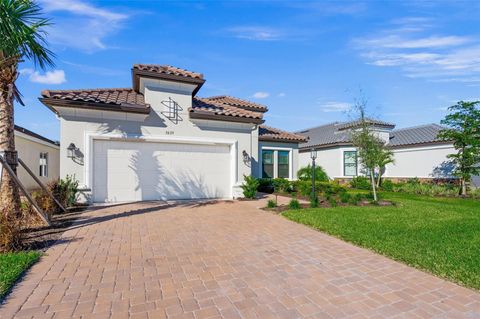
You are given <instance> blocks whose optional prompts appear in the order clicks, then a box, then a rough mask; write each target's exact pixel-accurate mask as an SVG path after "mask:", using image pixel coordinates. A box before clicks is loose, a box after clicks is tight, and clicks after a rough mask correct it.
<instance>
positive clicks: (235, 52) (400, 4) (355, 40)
mask: <svg viewBox="0 0 480 319" xmlns="http://www.w3.org/2000/svg"><path fill="white" fill-rule="evenodd" d="M39 3H40V5H41V6H42V7H43V8H44V11H45V15H46V16H48V17H50V18H51V19H52V21H53V23H54V25H53V26H52V27H51V28H50V29H49V30H48V31H49V36H48V40H49V42H50V47H51V49H52V50H53V51H54V52H55V53H56V66H55V68H53V69H49V70H46V71H43V70H35V69H34V66H33V65H32V64H31V63H29V62H28V61H27V62H25V63H23V64H22V65H21V66H20V69H21V76H20V77H19V80H18V86H19V88H20V90H21V92H22V93H23V95H24V101H25V103H26V105H27V106H26V107H22V106H19V105H17V106H16V111H15V116H16V119H15V120H16V123H17V124H19V125H21V126H24V127H26V128H29V129H31V130H34V131H36V132H38V133H40V134H43V135H45V136H47V137H49V138H52V139H58V138H59V134H60V132H59V122H58V120H57V119H56V117H55V115H54V114H53V113H52V112H51V111H49V110H48V109H47V108H46V107H44V106H43V105H42V104H41V103H40V102H39V101H38V97H39V96H40V92H41V90H42V89H47V88H48V89H75V88H96V87H129V86H130V85H131V74H130V69H131V66H132V64H134V63H156V64H170V65H174V66H177V67H181V68H186V69H188V70H193V71H197V72H201V73H203V74H204V76H205V78H206V79H207V82H206V83H205V85H204V86H203V88H202V89H201V90H200V92H199V93H198V95H199V96H211V95H221V94H228V95H232V96H236V97H240V98H244V99H248V100H252V101H255V102H258V103H261V104H265V105H267V106H268V107H269V112H268V113H267V116H266V122H267V124H268V125H271V126H274V127H278V128H283V129H286V130H292V131H293V130H300V129H303V128H307V127H312V126H316V125H320V124H323V123H328V122H331V121H336V120H340V121H341V120H346V119H348V118H349V116H350V115H349V112H348V110H349V108H350V107H351V105H352V103H353V102H354V99H355V98H356V97H358V96H359V95H360V93H359V92H360V90H361V91H362V92H363V95H364V96H365V97H366V98H367V99H368V109H369V112H370V114H372V115H374V116H376V117H378V118H381V119H383V120H387V121H391V122H394V123H396V124H397V127H406V126H412V125H418V124H424V123H431V122H439V121H440V120H441V119H442V118H443V116H444V115H445V114H446V107H448V106H450V105H452V104H455V103H456V101H458V100H461V99H463V100H480V23H479V20H478V17H479V16H480V2H479V1H455V2H449V1H436V2H431V1H389V2H387V1H365V2H361V1H354V2H353V1H322V2H313V1H311V2H299V1H295V2H283V1H275V2H267V1H258V2H247V1H242V2H240V1H238V2H234V1H229V2H218V1H209V2H192V1H189V2H173V1H88V2H87V1H83V0H41V1H39Z"/></svg>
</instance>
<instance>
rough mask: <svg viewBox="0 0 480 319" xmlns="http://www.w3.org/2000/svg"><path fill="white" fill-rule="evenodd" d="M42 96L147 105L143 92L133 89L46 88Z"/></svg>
mask: <svg viewBox="0 0 480 319" xmlns="http://www.w3.org/2000/svg"><path fill="white" fill-rule="evenodd" d="M42 96H43V97H46V98H52V99H60V100H72V101H82V102H94V103H106V104H118V105H120V104H125V103H126V104H136V105H147V104H146V103H145V99H144V97H143V94H140V93H137V92H135V91H134V90H133V89H129V88H121V89H85V90H44V91H42Z"/></svg>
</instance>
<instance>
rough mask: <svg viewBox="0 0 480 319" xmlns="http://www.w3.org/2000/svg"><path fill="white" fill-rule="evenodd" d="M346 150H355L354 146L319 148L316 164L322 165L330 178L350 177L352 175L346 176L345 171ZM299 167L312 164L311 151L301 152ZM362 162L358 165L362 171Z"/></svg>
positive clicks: (358, 168)
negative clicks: (344, 158) (344, 156)
mask: <svg viewBox="0 0 480 319" xmlns="http://www.w3.org/2000/svg"><path fill="white" fill-rule="evenodd" d="M345 151H355V148H354V147H343V146H339V147H332V148H324V149H317V159H316V160H315V163H316V165H320V166H321V167H322V168H323V169H324V170H325V172H326V173H327V175H328V177H329V178H330V179H335V178H345V177H347V178H349V177H351V176H344V171H343V152H345ZM299 157H300V159H299V162H300V166H299V168H302V167H305V166H307V165H308V164H310V165H311V164H312V159H311V158H310V151H307V152H305V151H304V152H300V154H299ZM359 166H360V163H358V165H357V172H358V171H360V167H359Z"/></svg>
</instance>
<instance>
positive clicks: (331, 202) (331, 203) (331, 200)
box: [328, 198, 338, 207]
mask: <svg viewBox="0 0 480 319" xmlns="http://www.w3.org/2000/svg"><path fill="white" fill-rule="evenodd" d="M328 203H329V204H330V206H332V207H337V206H338V203H337V200H336V199H335V198H330V200H329V201H328Z"/></svg>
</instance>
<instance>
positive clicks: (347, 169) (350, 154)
mask: <svg viewBox="0 0 480 319" xmlns="http://www.w3.org/2000/svg"><path fill="white" fill-rule="evenodd" d="M343 175H344V176H357V152H356V151H346V152H343Z"/></svg>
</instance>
